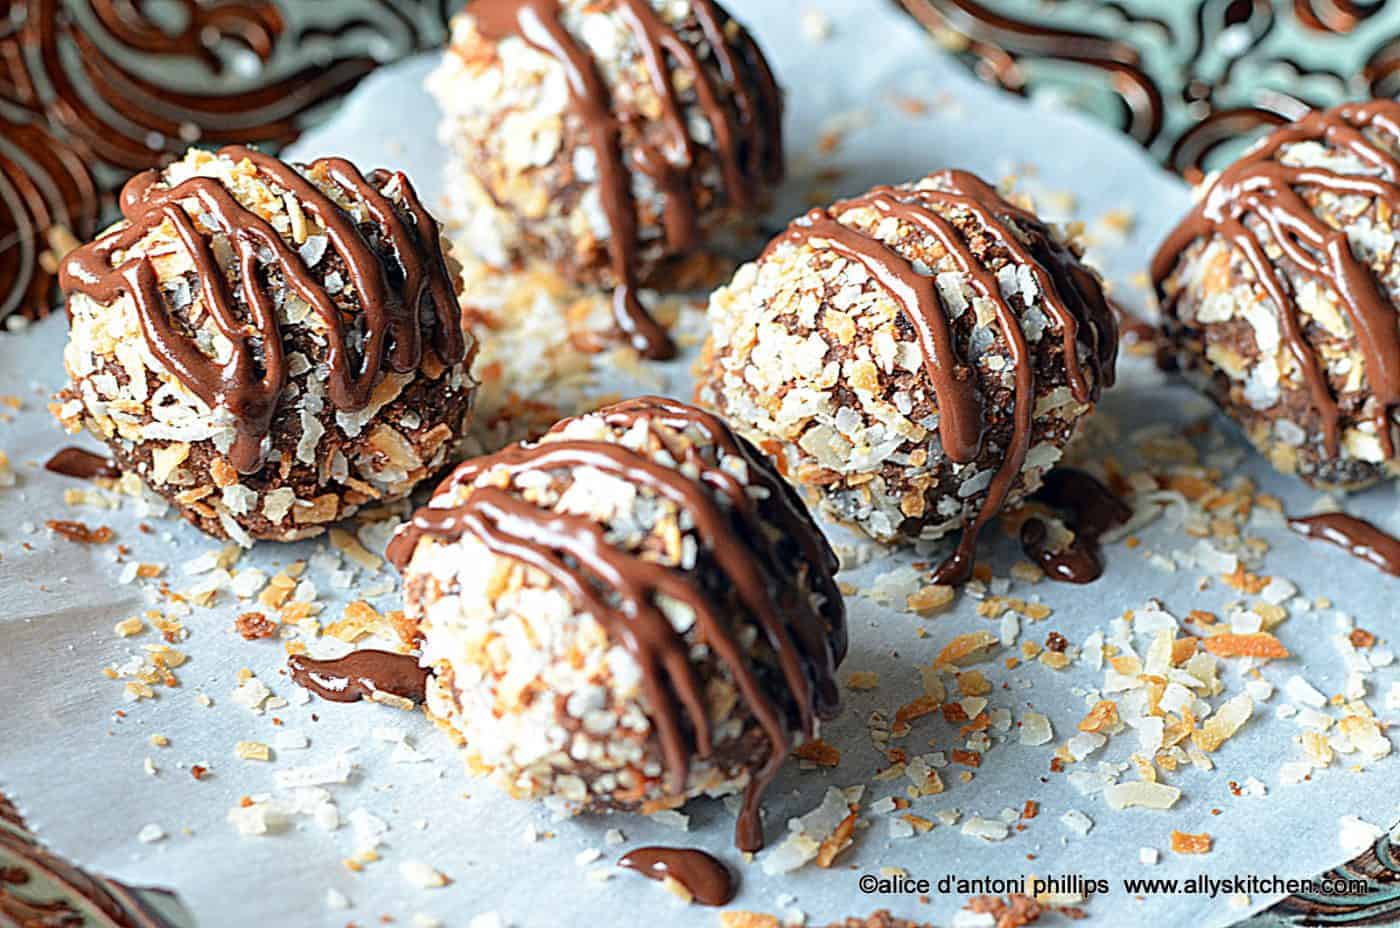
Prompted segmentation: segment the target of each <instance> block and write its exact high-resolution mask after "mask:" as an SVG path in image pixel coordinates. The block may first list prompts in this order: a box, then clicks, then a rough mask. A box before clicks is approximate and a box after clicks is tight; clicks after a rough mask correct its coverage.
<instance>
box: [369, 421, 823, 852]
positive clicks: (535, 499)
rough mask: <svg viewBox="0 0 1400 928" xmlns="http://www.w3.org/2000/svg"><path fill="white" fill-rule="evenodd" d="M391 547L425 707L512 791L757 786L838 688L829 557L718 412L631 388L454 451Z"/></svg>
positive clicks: (628, 801) (647, 796) (756, 832)
mask: <svg viewBox="0 0 1400 928" xmlns="http://www.w3.org/2000/svg"><path fill="white" fill-rule="evenodd" d="M389 557H390V560H392V561H393V562H394V563H395V564H397V565H398V566H399V568H400V569H401V570H402V571H403V575H404V594H405V600H406V607H405V608H406V614H407V615H408V617H409V618H410V619H411V620H414V621H416V622H417V623H418V629H419V632H420V635H421V643H422V649H423V662H424V665H425V666H430V667H431V668H432V669H433V673H434V675H433V677H432V679H431V680H430V681H429V685H428V707H429V709H430V711H432V712H433V713H434V714H435V715H437V716H438V717H439V718H440V719H442V720H443V721H445V722H446V724H447V725H448V726H450V727H451V728H452V729H454V730H455V731H457V732H459V733H460V734H461V736H462V739H463V742H464V744H465V750H466V757H467V763H468V767H469V768H470V769H472V770H474V771H478V772H483V773H488V774H489V775H490V777H491V779H493V780H494V781H495V782H497V783H498V784H499V785H501V786H502V787H504V788H505V789H506V790H507V791H509V792H510V793H511V794H512V795H514V796H520V797H542V798H548V799H551V800H552V801H554V802H555V803H556V804H558V805H560V806H561V807H564V808H570V809H574V810H614V809H616V810H640V811H643V812H654V811H658V810H661V809H669V808H673V807H675V806H678V805H680V804H681V803H682V802H684V801H685V800H687V799H689V798H692V797H695V796H699V795H710V796H716V795H725V794H729V793H734V792H738V791H740V790H745V791H746V793H745V803H744V813H743V815H741V817H740V822H739V829H738V840H739V844H740V846H741V847H743V848H745V849H749V850H752V849H756V848H757V847H758V846H759V845H760V844H761V830H760V828H759V824H758V816H757V813H758V803H759V799H760V796H761V793H762V791H763V789H764V787H765V786H766V785H767V784H768V782H769V781H770V780H771V779H772V778H773V776H774V774H775V773H776V772H777V770H778V768H779V767H780V766H781V765H782V763H783V761H784V759H785V758H786V757H787V755H788V753H789V752H790V750H791V749H792V748H793V747H794V746H796V745H797V744H799V743H801V742H802V741H803V740H804V739H807V738H810V737H813V736H814V735H815V734H816V731H817V724H818V720H819V719H822V718H828V717H830V716H831V715H832V714H833V712H834V710H835V709H836V704H837V693H836V688H835V685H834V682H833V674H834V670H835V667H836V665H837V664H838V663H839V662H840V660H841V658H842V657H843V656H844V653H845V648H846V644H845V620H844V605H843V603H842V600H841V596H840V594H839V592H838V591H837V589H836V586H835V583H834V581H833V573H834V571H835V569H836V560H835V557H834V555H833V554H832V552H831V549H830V547H829V546H828V545H827V543H826V540H825V539H824V538H823V536H822V535H821V533H820V531H818V529H817V527H816V526H815V525H814V524H813V522H812V520H811V518H810V517H809V515H808V513H807V511H806V509H805V508H804V507H803V505H802V502H801V500H800V499H799V498H798V497H797V495H796V493H795V492H794V491H793V490H792V489H791V488H790V487H789V486H788V485H787V484H785V483H784V482H783V481H782V479H781V478H780V477H778V476H777V474H776V473H775V472H774V471H773V469H772V466H771V465H770V464H769V463H768V462H767V460H766V459H765V458H764V457H763V456H762V455H761V454H759V453H757V452H756V451H755V450H754V449H753V447H752V446H750V445H749V444H748V443H746V442H745V441H743V440H742V439H740V438H738V437H737V436H735V435H734V434H733V433H732V432H730V430H729V428H728V427H727V426H725V425H724V423H723V422H721V421H720V420H719V419H717V418H715V417H714V416H711V415H710V414H708V413H705V412H702V411H701V410H698V409H695V408H693V407H690V406H687V405H684V404H682V403H677V402H674V401H671V400H663V399H659V398H643V399H637V400H631V401H628V402H625V403H621V404H618V405H615V406H609V407H606V408H604V409H601V410H599V411H597V412H594V413H590V414H588V415H584V416H580V417H577V418H573V419H565V420H563V421H562V422H560V423H559V424H558V425H556V426H555V428H554V429H553V430H551V431H550V433H549V434H548V435H546V436H545V437H544V438H542V439H541V440H540V441H539V442H537V443H534V444H520V445H515V446H512V447H510V448H507V449H505V450H504V451H501V452H498V453H497V454H495V455H491V456H489V457H485V458H479V459H477V460H474V461H469V462H467V463H466V464H463V465H462V466H461V467H459V468H458V469H457V471H456V472H455V473H453V474H452V475H451V476H450V477H449V478H448V479H447V480H446V481H445V482H444V483H443V484H442V485H441V486H440V487H439V488H438V490H437V492H436V494H435V495H434V497H433V499H432V501H431V502H430V503H429V504H428V506H427V507H425V508H423V509H420V510H418V512H417V513H416V514H415V515H414V517H413V519H412V521H411V522H410V523H408V524H407V525H405V526H404V527H403V528H402V529H400V531H399V534H398V535H397V536H395V538H394V541H393V543H392V544H391V545H390V549H389Z"/></svg>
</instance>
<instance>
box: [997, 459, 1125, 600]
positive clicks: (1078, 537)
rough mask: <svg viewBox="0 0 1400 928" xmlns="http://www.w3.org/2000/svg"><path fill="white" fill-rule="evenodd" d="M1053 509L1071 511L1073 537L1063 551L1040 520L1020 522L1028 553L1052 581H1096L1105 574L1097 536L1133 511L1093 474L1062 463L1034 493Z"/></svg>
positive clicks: (1037, 498)
mask: <svg viewBox="0 0 1400 928" xmlns="http://www.w3.org/2000/svg"><path fill="white" fill-rule="evenodd" d="M1031 499H1033V500H1037V501H1038V502H1042V503H1044V504H1045V505H1047V506H1049V507H1051V508H1052V509H1058V510H1060V511H1062V512H1067V513H1068V514H1069V518H1068V519H1067V520H1066V522H1067V524H1068V525H1069V528H1070V530H1071V531H1073V532H1074V541H1073V542H1071V543H1070V545H1069V547H1068V548H1066V549H1065V550H1063V551H1055V550H1053V549H1051V548H1050V547H1049V545H1048V541H1049V531H1048V529H1047V528H1046V525H1045V523H1044V522H1042V521H1041V520H1040V519H1027V520H1026V522H1025V523H1024V524H1023V525H1022V526H1021V545H1022V547H1023V548H1024V549H1025V552H1026V556H1027V557H1029V558H1031V560H1033V561H1035V562H1036V563H1037V564H1039V565H1040V568H1041V569H1042V570H1044V571H1045V575H1046V576H1047V577H1049V578H1050V579H1051V580H1058V581H1060V582H1062V583H1092V582H1093V581H1095V580H1097V579H1099V577H1101V576H1103V554H1102V552H1101V551H1100V550H1099V539H1100V538H1101V537H1102V536H1103V534H1104V533H1105V532H1107V531H1108V530H1109V529H1112V528H1115V527H1117V526H1119V525H1122V524H1123V523H1124V522H1127V521H1128V519H1129V518H1131V517H1132V514H1133V510H1132V509H1131V508H1129V507H1128V505H1127V504H1126V503H1124V502H1123V501H1122V500H1120V499H1119V498H1118V497H1116V496H1114V495H1113V492H1112V491H1111V490H1109V489H1108V487H1106V486H1104V485H1103V484H1102V483H1100V482H1099V481H1098V480H1097V479H1096V478H1095V477H1093V476H1092V475H1090V474H1086V473H1085V472H1084V471H1082V470H1074V469H1073V468H1069V467H1058V468H1056V469H1055V470H1052V471H1051V472H1050V473H1048V474H1046V475H1045V483H1044V484H1043V485H1042V486H1041V488H1040V489H1039V490H1038V491H1036V493H1035V494H1033V495H1032V496H1031Z"/></svg>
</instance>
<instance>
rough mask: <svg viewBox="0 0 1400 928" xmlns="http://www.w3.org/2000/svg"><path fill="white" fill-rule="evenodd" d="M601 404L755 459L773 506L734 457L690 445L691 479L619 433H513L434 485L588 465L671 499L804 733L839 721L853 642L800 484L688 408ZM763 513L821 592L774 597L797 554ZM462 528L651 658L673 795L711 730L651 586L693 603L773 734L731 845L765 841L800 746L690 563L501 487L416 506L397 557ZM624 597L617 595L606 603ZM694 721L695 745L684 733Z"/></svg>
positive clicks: (641, 657) (647, 663)
mask: <svg viewBox="0 0 1400 928" xmlns="http://www.w3.org/2000/svg"><path fill="white" fill-rule="evenodd" d="M598 415H602V416H603V417H605V420H606V421H607V422H608V423H609V424H610V425H613V426H615V427H624V428H625V427H627V426H629V425H631V424H632V423H634V422H637V421H640V420H648V421H650V422H652V423H655V424H656V425H660V426H664V427H666V428H668V429H673V430H676V431H681V430H684V429H686V428H688V427H694V428H697V429H699V430H700V431H701V432H702V433H704V434H705V435H706V436H707V437H708V438H709V439H711V440H712V441H713V442H714V443H715V445H716V446H718V448H719V449H721V450H723V451H724V452H726V453H727V454H730V455H737V456H739V457H740V458H741V459H742V460H743V461H744V462H745V463H746V464H747V468H748V474H749V479H750V481H752V485H755V486H758V487H762V488H763V489H764V490H766V491H767V493H768V498H767V503H768V507H767V509H766V510H765V511H764V512H762V513H760V511H759V508H758V505H757V504H756V502H755V501H754V499H753V498H752V497H751V496H750V495H749V493H748V492H747V490H746V487H745V485H744V484H743V483H741V482H740V481H739V480H738V479H737V478H736V477H735V476H734V475H733V474H731V473H729V472H728V471H727V470H725V469H723V468H720V467H717V466H714V465H712V464H710V463H709V462H707V461H706V460H705V459H704V458H703V457H702V456H701V455H700V453H699V451H698V449H696V448H693V447H692V448H690V449H688V450H687V451H686V452H685V455H684V460H683V461H682V462H681V465H682V466H683V467H684V468H685V469H686V470H687V471H691V472H694V473H697V474H698V476H697V477H695V478H692V477H689V476H687V475H686V473H683V472H682V471H681V470H679V469H676V468H672V467H668V466H664V465H661V464H657V463H656V462H654V461H652V460H651V459H650V458H649V457H647V456H645V455H643V454H641V453H639V452H636V451H633V450H631V449H629V448H626V447H623V446H622V445H617V444H613V443H610V442H598V441H574V440H561V441H556V442H546V443H540V444H536V445H517V446H514V447H511V448H507V449H505V450H504V451H501V452H498V453H497V454H495V455H491V456H489V457H486V458H480V459H477V460H474V461H468V462H467V463H465V464H463V465H461V466H460V467H458V468H457V470H456V471H454V472H453V474H452V475H451V476H450V477H448V479H447V480H446V481H445V482H444V483H443V485H442V486H440V487H439V488H438V495H442V494H447V493H450V492H452V491H453V490H454V489H456V488H458V487H461V486H464V485H469V484H471V483H472V482H473V481H474V480H475V479H476V478H477V477H478V476H480V475H482V474H484V473H486V472H488V471H489V472H492V473H497V472H502V471H503V472H504V473H506V474H509V475H516V474H520V473H524V472H536V471H547V470H552V469H558V468H574V467H591V468H596V469H598V470H600V471H603V472H604V473H608V474H612V475H615V476H617V477H619V478H620V479H623V480H626V481H628V482H630V483H634V484H637V485H638V486H643V487H646V488H647V489H649V490H651V491H652V492H654V493H656V494H657V495H658V496H661V497H664V498H666V499H669V500H671V501H672V502H673V503H675V504H676V505H677V506H678V507H680V508H682V509H683V510H685V511H686V512H687V513H688V514H689V516H690V517H691V518H692V520H693V523H694V526H695V529H694V530H695V532H696V535H697V539H698V541H699V542H700V545H701V547H702V549H703V550H704V552H705V553H706V554H707V555H708V556H709V557H710V558H712V559H713V560H714V562H715V564H716V565H717V566H718V567H719V569H720V570H721V571H722V572H723V575H724V577H725V579H726V580H727V581H729V582H730V583H732V585H733V588H734V590H735V592H736V594H737V596H738V598H739V600H740V601H741V602H742V603H743V604H744V606H745V607H746V608H747V610H748V612H749V613H750V614H751V615H752V616H753V619H754V621H755V622H757V623H758V626H759V628H760V629H761V631H762V634H763V640H765V641H766V642H767V643H768V645H769V646H770V647H771V648H772V650H773V653H774V655H775V656H776V659H777V661H778V665H779V670H780V671H781V675H782V679H783V681H784V682H785V684H786V686H787V688H788V690H789V692H790V693H791V696H792V701H793V702H794V703H795V705H796V709H797V711H798V713H799V722H800V727H801V731H802V732H803V734H804V736H805V737H812V735H813V734H814V732H815V722H814V716H815V717H820V718H830V717H832V716H834V715H835V712H836V710H837V707H838V703H839V696H838V693H837V690H836V686H835V682H834V675H835V669H836V666H837V665H838V664H839V663H840V662H841V660H842V658H844V656H845V652H846V631H845V606H844V603H843V601H842V599H841V594H840V592H839V591H838V590H837V589H836V585H835V580H834V577H833V574H834V573H835V570H836V567H837V562H836V558H835V555H834V554H833V553H832V551H831V547H830V546H829V545H828V544H827V542H826V539H825V538H824V537H823V536H822V534H821V533H820V531H819V530H818V529H817V527H816V525H815V523H813V522H812V520H811V517H810V516H809V515H808V514H807V512H806V509H805V508H804V507H803V506H802V503H801V501H800V500H799V499H798V497H797V495H796V493H795V492H794V491H793V490H792V488H791V487H789V486H788V485H787V484H786V483H784V482H783V481H782V479H781V478H779V477H778V476H777V474H776V473H774V471H773V470H772V467H771V465H770V464H769V463H768V461H767V460H766V459H765V458H764V457H762V455H760V454H759V453H758V451H757V450H756V449H754V448H753V446H752V445H750V444H748V443H747V442H746V441H744V440H743V439H742V438H740V437H738V436H736V435H734V434H733V433H732V432H731V431H730V430H729V428H728V426H726V425H725V424H724V423H723V422H721V421H720V420H719V419H717V418H716V417H714V416H712V415H710V414H709V413H706V412H703V411H701V410H699V409H695V408H694V407H691V406H687V405H685V404H682V403H678V402H675V401H673V400H667V399H662V398H660V397H644V398H640V399H635V400H630V401H627V402H624V403H619V404H617V405H615V406H610V407H607V408H605V409H603V410H601V411H600V412H599V413H598ZM559 428H560V426H556V427H555V431H558V429H559ZM692 469H693V470H692ZM721 499H722V500H723V501H724V505H722V504H721ZM768 520H772V523H773V525H774V527H776V528H777V529H778V530H779V531H780V532H781V535H782V537H783V538H785V539H787V540H788V541H789V542H790V543H792V544H793V545H795V546H796V548H797V552H796V555H795V556H796V557H800V559H801V561H800V562H801V563H805V564H807V565H808V571H809V577H810V579H811V581H812V582H813V585H814V586H815V587H816V591H817V592H818V593H819V594H820V596H821V597H822V600H823V602H822V605H821V607H820V609H819V610H818V609H817V608H814V607H813V606H812V605H811V604H810V603H809V602H808V601H807V597H805V596H797V597H795V598H793V600H792V601H788V600H787V599H786V598H784V599H781V600H780V598H779V596H778V594H777V592H776V591H775V590H774V589H773V586H774V584H775V583H777V582H778V581H777V578H778V577H780V576H782V573H783V571H784V570H785V569H786V568H787V567H788V565H787V564H786V563H784V562H782V561H780V560H779V558H780V557H781V552H780V551H779V550H777V548H776V546H773V545H770V544H768V543H766V542H764V541H763V540H762V539H764V538H765V537H766V536H765V534H764V528H765V525H766V524H767V522H768ZM465 535H470V536H472V537H474V538H476V539H477V540H478V541H480V542H481V543H482V544H484V545H485V546H486V547H487V548H488V549H489V550H491V551H492V552H494V553H495V554H497V555H500V556H503V557H509V558H513V559H515V560H517V561H520V562H521V563H524V564H528V565H530V566H532V567H535V568H537V569H539V570H540V571H542V572H543V573H545V574H546V575H548V576H549V577H550V578H551V579H552V580H553V581H554V582H555V583H557V584H558V585H559V586H560V588H562V589H563V590H564V591H565V592H567V593H568V595H569V596H570V597H571V599H572V600H573V602H574V604H575V605H576V606H577V607H578V608H579V609H581V610H583V611H586V612H588V613H589V614H591V615H592V616H593V617H594V618H595V619H597V621H598V622H599V623H600V624H602V625H603V626H604V627H605V628H606V629H607V630H608V631H609V633H610V634H611V635H613V636H615V638H616V640H618V641H619V642H621V643H622V645H623V646H624V647H626V648H627V649H628V650H629V651H630V652H631V654H632V656H633V657H634V658H635V660H636V662H637V664H638V665H639V666H640V667H641V669H642V673H643V687H644V690H645V692H646V695H647V700H648V703H649V705H650V707H651V712H652V721H653V724H654V725H655V726H656V730H657V736H658V741H659V743H660V747H661V751H662V755H663V757H664V759H665V762H666V769H667V772H668V775H669V789H671V790H672V791H673V792H676V793H680V792H682V791H683V790H684V788H685V782H686V779H687V777H688V772H689V767H690V759H691V757H698V758H705V757H708V756H709V755H710V754H711V751H712V747H713V743H712V733H711V731H710V724H709V718H708V713H707V710H706V705H707V704H706V700H705V691H704V685H703V682H702V681H700V680H698V679H697V678H696V675H695V670H694V668H693V666H692V665H691V663H690V660H689V648H690V645H689V644H688V643H687V641H686V640H685V639H684V638H683V637H682V636H681V635H680V634H678V633H677V632H676V631H675V629H674V627H673V626H672V625H671V622H670V620H669V619H667V618H666V616H665V614H663V613H662V612H661V610H660V609H659V608H658V607H657V605H656V603H655V598H656V596H657V595H658V594H664V595H665V596H668V597H670V598H672V599H676V600H679V601H680V602H683V603H685V604H686V605H688V606H689V607H690V608H691V609H692V610H693V611H694V613H695V623H696V628H697V630H698V632H699V635H700V639H701V640H702V641H704V642H705V643H706V644H708V645H709V646H710V647H711V648H712V649H713V651H714V652H715V654H716V656H717V657H718V658H719V660H721V661H722V662H724V664H725V665H726V666H727V667H728V669H729V671H730V673H731V674H732V675H733V678H734V681H735V685H736V686H737V687H738V688H739V691H740V693H741V695H742V697H743V699H744V700H745V701H746V702H747V704H748V707H749V710H750V711H751V712H752V714H753V716H754V718H755V720H756V721H757V722H758V724H759V725H760V726H761V727H762V729H763V730H764V732H765V733H766V734H767V736H768V738H769V741H770V743H771V745H772V750H771V753H770V754H769V756H768V759H767V762H766V763H765V764H764V766H763V768H762V769H761V770H758V771H756V772H755V773H754V774H753V775H752V778H751V779H750V782H749V786H748V789H747V791H746V793H745V796H744V804H743V809H742V811H741V813H740V815H739V820H738V823H737V825H736V831H735V842H736V844H737V845H738V846H739V847H740V848H741V849H743V850H747V851H754V850H758V849H759V848H760V847H762V845H763V833H762V824H761V822H760V819H759V803H760V801H761V799H762V795H763V792H764V790H765V789H766V788H767V786H768V784H769V783H770V782H771V781H772V779H773V778H774V776H776V775H777V772H778V770H779V768H780V767H781V766H782V764H783V761H784V760H785V759H786V758H787V755H788V753H789V751H790V750H791V749H792V747H793V744H792V740H791V738H790V737H789V735H788V727H789V719H788V712H787V710H785V709H784V707H783V703H782V701H780V700H777V699H775V698H773V697H772V696H770V695H769V694H768V693H767V692H765V690H764V687H763V685H762V684H761V683H760V681H759V679H758V677H757V675H756V674H755V672H754V670H753V668H752V667H751V666H750V662H749V659H748V658H747V656H746V655H745V654H744V653H743V651H742V650H741V648H740V646H739V645H738V643H737V642H736V641H735V639H734V637H733V636H732V635H731V634H730V632H729V630H728V629H727V628H726V624H727V623H726V620H725V616H724V613H723V612H722V611H721V610H720V609H719V608H717V604H716V603H714V602H712V601H711V599H710V597H709V596H708V595H707V594H706V593H705V592H704V591H703V590H701V589H700V588H699V587H697V586H696V585H695V583H694V582H693V581H692V580H691V579H690V578H689V577H687V576H686V574H685V573H684V572H683V571H680V570H678V569H675V568H672V567H667V566H664V565H661V564H657V563H654V562H651V561H648V560H644V559H642V558H640V557H638V556H636V555H634V554H631V553H629V552H626V551H623V550H620V549H618V548H617V547H615V546H614V545H613V544H612V543H611V542H609V541H608V540H607V537H606V534H605V531H604V527H603V526H600V525H599V524H597V523H596V522H594V521H592V520H591V519H587V518H584V517H581V516H575V515H570V514H565V513H557V512H553V511H549V510H545V509H541V508H538V507H537V506H535V505H534V504H533V503H530V502H528V501H526V500H523V499H520V498H519V497H517V496H514V495H512V494H511V493H510V492H509V491H507V490H505V489H502V488H500V487H495V486H475V487H473V489H472V491H471V495H470V496H468V497H467V498H466V500H465V501H464V502H463V503H461V504H460V505H457V506H454V507H452V508H433V507H431V506H429V507H425V508H422V509H419V510H418V511H417V512H416V513H415V514H414V516H413V519H412V521H411V522H409V523H408V524H407V525H405V526H404V527H403V528H402V529H400V531H399V533H398V534H397V535H395V537H394V539H393V541H392V542H391V543H390V545H389V549H388V552H387V556H388V558H389V560H390V561H391V562H392V563H394V564H395V565H396V566H397V567H398V568H399V569H400V570H403V569H404V567H405V566H407V564H408V562H409V560H410V559H411V558H412V556H413V552H414V551H415V550H416V548H417V546H418V543H419V541H421V540H422V539H423V538H424V537H425V536H428V537H433V538H438V539H441V540H444V541H455V540H457V539H459V538H461V537H463V536H465ZM614 597H615V598H616V603H617V605H613V604H612V603H613V600H614ZM678 703H679V705H678ZM687 721H688V722H689V729H690V731H692V732H693V735H694V743H693V744H690V743H687V737H686V722H687Z"/></svg>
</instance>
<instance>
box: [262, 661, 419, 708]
mask: <svg viewBox="0 0 1400 928" xmlns="http://www.w3.org/2000/svg"><path fill="white" fill-rule="evenodd" d="M287 668H288V669H289V670H290V671H291V672H292V680H293V681H294V682H295V683H296V684H297V685H298V686H304V687H306V688H307V689H308V690H310V691H311V692H313V693H315V694H316V695H317V696H320V697H321V698H322V699H329V700H330V701H331V702H359V701H360V700H362V699H373V698H374V696H375V695H376V694H378V693H387V694H388V695H390V696H398V697H399V698H401V699H407V700H408V701H409V702H411V703H413V704H414V705H420V706H421V705H422V704H423V703H424V701H426V700H427V698H428V696H427V692H428V677H429V676H430V675H431V674H430V673H429V671H428V670H426V669H425V668H423V667H420V666H418V658H416V657H414V656H412V655H410V654H395V653H393V652H391V651H375V650H364V651H353V652H351V653H350V654H347V655H345V656H344V657H341V658H338V659H336V660H330V661H318V660H313V659H311V658H309V657H306V656H304V655H301V654H293V655H292V656H291V657H289V658H287Z"/></svg>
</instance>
